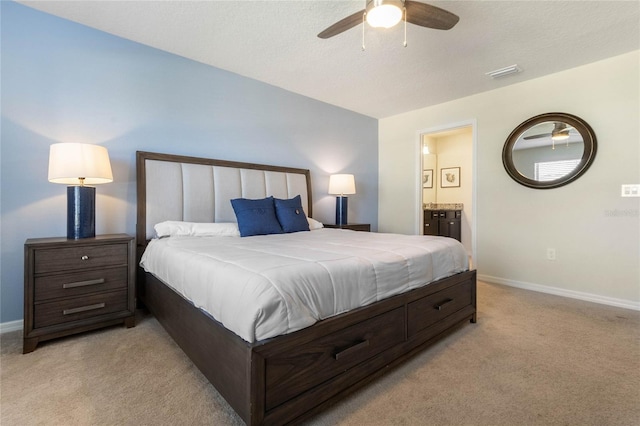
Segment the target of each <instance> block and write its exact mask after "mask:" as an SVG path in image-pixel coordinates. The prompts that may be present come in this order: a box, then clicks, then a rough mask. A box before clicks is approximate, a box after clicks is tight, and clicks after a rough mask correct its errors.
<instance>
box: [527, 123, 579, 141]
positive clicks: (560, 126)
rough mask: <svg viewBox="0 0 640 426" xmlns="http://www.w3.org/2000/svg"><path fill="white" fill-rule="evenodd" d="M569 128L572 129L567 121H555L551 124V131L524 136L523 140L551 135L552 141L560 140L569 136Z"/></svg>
mask: <svg viewBox="0 0 640 426" xmlns="http://www.w3.org/2000/svg"><path fill="white" fill-rule="evenodd" d="M571 129H573V127H571V126H569V125H568V124H567V123H562V122H560V121H556V122H555V123H554V124H553V130H552V131H551V133H541V134H539V135H531V136H525V137H524V138H523V139H524V140H531V139H540V138H548V137H551V139H553V140H554V141H561V140H564V139H567V138H569V131H570V130H571Z"/></svg>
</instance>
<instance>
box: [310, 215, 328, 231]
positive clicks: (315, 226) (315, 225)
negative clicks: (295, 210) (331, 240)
mask: <svg viewBox="0 0 640 426" xmlns="http://www.w3.org/2000/svg"><path fill="white" fill-rule="evenodd" d="M307 220H308V221H309V230H310V231H313V230H314V229H321V228H324V225H323V224H322V223H320V222H318V221H317V220H315V219H312V218H310V217H308V218H307Z"/></svg>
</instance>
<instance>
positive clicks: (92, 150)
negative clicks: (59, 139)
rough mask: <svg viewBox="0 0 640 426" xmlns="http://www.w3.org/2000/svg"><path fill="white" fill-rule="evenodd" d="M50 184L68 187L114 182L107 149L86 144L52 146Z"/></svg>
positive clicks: (50, 153) (50, 152) (57, 144)
mask: <svg viewBox="0 0 640 426" xmlns="http://www.w3.org/2000/svg"><path fill="white" fill-rule="evenodd" d="M49 182H53V183H64V184H68V185H79V184H85V185H96V184H100V183H109V182H113V174H112V173H111V163H110V162H109V153H108V152H107V148H105V147H103V146H100V145H91V144H85V143H56V144H53V145H51V148H50V150H49Z"/></svg>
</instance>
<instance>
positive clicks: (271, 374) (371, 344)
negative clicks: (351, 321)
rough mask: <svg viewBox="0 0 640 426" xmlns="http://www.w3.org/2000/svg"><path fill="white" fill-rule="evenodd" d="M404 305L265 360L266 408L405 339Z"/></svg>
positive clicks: (280, 402)
mask: <svg viewBox="0 0 640 426" xmlns="http://www.w3.org/2000/svg"><path fill="white" fill-rule="evenodd" d="M404 312H405V310H404V308H398V309H394V310H392V311H389V312H386V313H383V314H381V315H378V316H376V317H374V318H371V319H369V320H366V321H363V322H360V323H358V324H355V325H352V326H351V327H348V328H345V329H344V330H342V331H340V332H339V333H336V334H331V335H329V336H325V337H323V338H320V339H318V340H315V341H312V342H310V343H309V344H306V345H301V346H299V347H297V348H295V349H293V350H290V351H287V352H286V353H283V354H276V355H273V356H270V357H268V358H267V359H266V360H265V379H266V401H265V402H266V409H267V410H270V409H272V408H275V407H277V406H278V405H280V404H282V403H283V402H286V401H287V400H289V399H291V398H293V397H294V396H298V395H300V394H301V393H302V392H304V391H306V390H308V389H311V388H312V387H314V386H316V385H318V384H320V383H322V382H324V381H326V380H329V379H331V378H332V377H335V376H337V375H338V374H340V373H343V372H344V371H346V370H348V369H349V368H351V367H353V366H355V365H357V364H360V363H361V362H363V361H366V360H367V359H369V358H371V357H373V356H375V355H377V354H379V353H380V352H382V351H384V350H385V349H388V348H390V347H392V346H394V345H396V344H398V343H400V342H402V341H404V340H405V333H404V320H405V316H404Z"/></svg>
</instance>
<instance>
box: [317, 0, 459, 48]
mask: <svg viewBox="0 0 640 426" xmlns="http://www.w3.org/2000/svg"><path fill="white" fill-rule="evenodd" d="M403 17H404V22H405V46H406V23H407V22H409V23H411V24H414V25H419V26H421V27H427V28H434V29H437V30H449V29H451V28H453V27H454V26H455V25H456V24H457V23H458V21H459V20H460V18H459V17H458V16H457V15H454V14H453V13H451V12H448V11H446V10H444V9H440V8H439V7H436V6H431V5H429V4H426V3H421V2H418V1H412V0H365V8H364V9H363V10H360V11H358V12H356V13H354V14H352V15H349V16H347V17H346V18H344V19H342V20H340V21H338V22H336V23H335V24H333V25H331V26H330V27H329V28H327V29H325V30H324V31H322V32H321V33H320V34H318V37H320V38H323V39H326V38H329V37H333V36H335V35H338V34H340V33H342V32H344V31H346V30H348V29H351V28H353V27H355V26H356V25H358V24H364V22H365V21H366V22H367V23H368V24H369V25H371V26H372V27H376V28H379V27H382V28H391V27H393V26H394V25H396V24H397V23H398V22H400V21H401V20H402V18H403ZM363 37H364V27H363ZM363 44H364V43H363ZM363 47H364V46H363Z"/></svg>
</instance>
